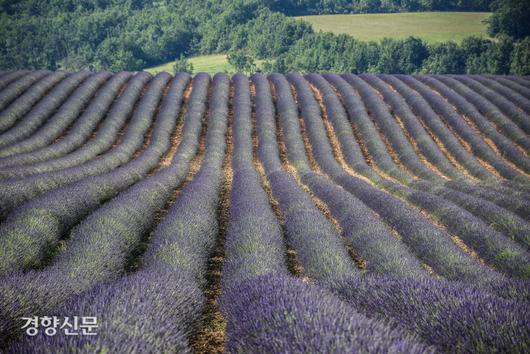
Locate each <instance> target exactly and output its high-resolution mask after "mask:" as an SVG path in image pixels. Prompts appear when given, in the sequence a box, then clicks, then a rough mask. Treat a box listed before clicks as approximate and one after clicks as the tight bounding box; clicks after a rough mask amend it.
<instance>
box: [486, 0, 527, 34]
mask: <svg viewBox="0 0 530 354" xmlns="http://www.w3.org/2000/svg"><path fill="white" fill-rule="evenodd" d="M491 9H492V11H493V15H491V17H490V18H489V20H488V23H489V27H488V32H489V34H490V35H491V36H495V35H498V34H505V35H508V36H511V37H514V38H523V37H526V36H530V21H529V20H528V19H529V16H530V1H529V0H495V1H493V3H492V5H491Z"/></svg>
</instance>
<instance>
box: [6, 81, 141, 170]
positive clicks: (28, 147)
mask: <svg viewBox="0 0 530 354" xmlns="http://www.w3.org/2000/svg"><path fill="white" fill-rule="evenodd" d="M131 75H132V74H131V73H126V72H124V73H119V74H116V75H113V76H112V78H110V79H109V80H108V81H107V83H106V84H105V85H104V86H103V87H102V88H101V89H100V91H99V92H97V95H96V96H95V98H94V99H93V100H92V102H90V104H89V105H88V106H87V107H86V108H85V109H84V110H83V113H82V114H81V115H80V116H79V118H78V119H77V120H76V121H75V122H74V123H73V124H72V126H71V127H70V128H69V129H68V132H67V134H65V135H64V136H63V137H62V138H61V139H60V140H59V141H58V142H55V143H52V141H53V140H54V139H52V138H54V135H52V133H51V132H50V129H51V128H53V129H54V130H56V129H57V128H59V125H58V124H57V123H58V122H57V121H56V120H54V121H53V123H51V121H50V123H47V124H46V125H45V126H42V127H41V128H40V129H39V131H38V132H37V133H35V134H33V135H32V136H31V137H29V138H28V139H25V140H23V141H21V142H19V143H17V144H15V145H11V146H10V147H9V149H10V150H13V149H15V146H17V148H16V150H17V152H16V153H14V154H10V156H6V157H3V158H0V167H6V166H11V165H22V164H27V163H28V162H31V158H30V159H29V161H28V156H32V157H37V156H39V157H40V158H42V157H43V154H42V151H48V156H47V157H48V158H52V157H55V156H61V155H64V154H65V153H67V152H70V151H72V150H74V149H76V148H77V147H79V146H81V145H82V144H83V143H84V142H85V140H86V139H87V138H88V137H89V136H90V134H91V133H92V131H93V130H94V129H95V128H96V127H97V125H98V124H99V122H100V121H101V120H102V119H103V117H105V115H106V114H107V111H108V109H109V107H110V105H111V104H112V102H113V101H114V99H115V97H116V96H117V95H118V93H119V92H120V90H121V88H122V86H124V84H125V83H126V82H127V81H128V80H129V78H130V76H131ZM47 128H49V129H47ZM56 131H57V130H56ZM44 134H46V135H44ZM51 151H53V152H54V153H53V154H51V153H50V152H51ZM24 158H25V159H24ZM4 171H5V169H4ZM4 171H2V173H1V174H0V176H1V177H2V178H6V177H12V176H13V175H9V174H6V173H5V172H4ZM15 176H16V175H15Z"/></svg>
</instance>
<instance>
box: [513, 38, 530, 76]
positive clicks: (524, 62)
mask: <svg viewBox="0 0 530 354" xmlns="http://www.w3.org/2000/svg"><path fill="white" fill-rule="evenodd" d="M510 72H511V73H512V74H514V75H530V37H526V38H525V39H523V40H522V41H520V42H518V43H516V44H515V46H514V49H513V51H512V55H511V65H510Z"/></svg>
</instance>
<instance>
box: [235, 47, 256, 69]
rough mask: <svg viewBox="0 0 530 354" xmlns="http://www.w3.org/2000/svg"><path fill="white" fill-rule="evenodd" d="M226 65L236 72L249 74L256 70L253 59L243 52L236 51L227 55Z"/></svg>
mask: <svg viewBox="0 0 530 354" xmlns="http://www.w3.org/2000/svg"><path fill="white" fill-rule="evenodd" d="M228 63H229V64H230V65H232V66H233V67H234V68H235V69H236V70H237V71H240V72H243V73H251V72H253V71H255V70H256V63H255V62H254V58H253V57H252V56H251V55H250V54H248V53H247V52H245V51H244V50H236V51H233V52H231V53H229V54H228Z"/></svg>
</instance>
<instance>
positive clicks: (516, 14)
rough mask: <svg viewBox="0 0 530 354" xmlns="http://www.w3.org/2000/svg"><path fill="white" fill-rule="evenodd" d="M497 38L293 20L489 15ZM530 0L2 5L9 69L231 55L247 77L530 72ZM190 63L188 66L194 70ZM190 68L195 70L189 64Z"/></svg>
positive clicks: (134, 66) (4, 58) (125, 66)
mask: <svg viewBox="0 0 530 354" xmlns="http://www.w3.org/2000/svg"><path fill="white" fill-rule="evenodd" d="M488 8H489V9H491V10H492V11H493V15H492V17H491V19H490V20H489V21H490V23H489V32H490V33H489V34H490V35H491V36H492V37H494V39H493V40H489V39H482V38H469V39H467V40H465V41H464V42H463V43H462V44H460V45H457V44H455V43H451V42H449V43H443V44H436V45H429V44H427V43H425V42H423V41H422V40H420V39H417V38H412V37H411V38H408V39H406V40H392V39H386V40H384V41H382V42H379V43H366V42H361V41H358V40H356V39H355V38H353V37H351V36H347V35H334V34H331V33H316V32H314V31H313V29H312V28H311V26H310V25H309V24H308V23H305V22H302V21H300V20H295V19H293V18H290V17H288V16H287V15H286V14H288V15H291V14H299V13H317V14H318V13H345V12H347V13H350V12H352V13H355V12H398V11H425V10H459V11H467V10H469V11H471V10H474V11H475V10H486V9H488ZM528 13H530V1H529V0H507V1H504V0H493V1H488V0H469V1H463V0H458V1H441V0H402V1H401V0H358V1H345V0H320V1H310V0H288V1H279V0H261V1H260V0H231V1H229V0H188V1H171V0H158V1H154V0H149V1H139V0H121V1H120V0H81V1H74V0H52V1H46V2H43V1H40V0H22V1H18V2H12V1H7V0H0V68H3V69H16V68H48V69H67V70H79V69H90V70H102V69H106V70H111V71H120V70H132V71H134V70H141V69H143V68H145V67H149V66H154V65H157V64H160V63H164V62H167V61H171V60H174V59H176V58H183V57H186V56H190V55H198V54H209V53H229V57H230V58H232V61H233V63H235V64H236V68H237V69H238V70H243V71H251V70H252V68H253V65H252V63H253V61H254V60H256V59H261V60H265V61H266V62H265V64H264V65H263V70H265V71H278V72H288V71H301V72H326V71H335V72H352V73H360V72H372V73H376V72H380V73H406V74H411V73H488V74H510V73H511V74H517V75H526V74H530V38H529V37H528V36H529V35H530V29H529V27H530V24H529V21H527V20H526V18H525V17H526V15H527V14H528ZM184 64H185V63H184ZM184 68H185V66H184Z"/></svg>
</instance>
